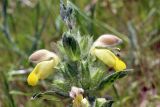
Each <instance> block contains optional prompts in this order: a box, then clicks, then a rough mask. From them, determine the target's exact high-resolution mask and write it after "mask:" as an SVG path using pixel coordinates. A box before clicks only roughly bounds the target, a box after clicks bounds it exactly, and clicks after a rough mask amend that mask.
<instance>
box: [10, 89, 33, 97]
mask: <svg viewBox="0 0 160 107" xmlns="http://www.w3.org/2000/svg"><path fill="white" fill-rule="evenodd" d="M9 93H10V94H12V95H23V96H30V95H31V94H30V93H24V92H22V91H18V90H12V91H10V92H9Z"/></svg>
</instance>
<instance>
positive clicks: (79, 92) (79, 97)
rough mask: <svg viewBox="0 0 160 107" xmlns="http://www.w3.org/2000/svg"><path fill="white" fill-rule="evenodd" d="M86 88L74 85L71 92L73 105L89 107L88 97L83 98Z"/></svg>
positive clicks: (74, 106)
mask: <svg viewBox="0 0 160 107" xmlns="http://www.w3.org/2000/svg"><path fill="white" fill-rule="evenodd" d="M83 93H84V90H83V89H82V88H78V87H74V86H73V87H72V88H71V91H70V93H69V95H70V97H71V98H73V107H89V102H88V100H87V99H86V98H83Z"/></svg>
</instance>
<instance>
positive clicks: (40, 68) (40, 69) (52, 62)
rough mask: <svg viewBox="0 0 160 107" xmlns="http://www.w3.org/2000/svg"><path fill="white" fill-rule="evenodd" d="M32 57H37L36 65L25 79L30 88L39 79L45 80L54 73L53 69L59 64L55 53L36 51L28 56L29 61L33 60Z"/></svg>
mask: <svg viewBox="0 0 160 107" xmlns="http://www.w3.org/2000/svg"><path fill="white" fill-rule="evenodd" d="M42 51H43V52H42ZM42 53H43V54H42ZM34 56H38V58H35V59H36V62H37V65H36V67H35V68H34V69H33V71H32V72H31V73H30V74H29V76H28V78H27V82H28V84H29V85H32V86H35V85H36V84H37V83H38V81H39V80H40V79H45V78H47V77H48V76H49V75H50V74H51V73H52V72H53V71H54V70H53V68H54V67H56V66H57V65H58V63H59V58H58V56H57V55H56V54H55V53H53V52H50V51H47V50H46V51H44V50H39V51H36V52H35V53H33V54H32V55H31V56H30V59H34V58H33V57H34ZM44 56H45V57H44ZM42 57H43V58H42ZM42 59H43V60H42ZM34 62H35V60H34Z"/></svg>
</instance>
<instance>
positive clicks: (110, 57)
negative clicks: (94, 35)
mask: <svg viewBox="0 0 160 107" xmlns="http://www.w3.org/2000/svg"><path fill="white" fill-rule="evenodd" d="M120 43H122V40H121V39H120V38H118V37H117V36H114V35H112V34H104V35H101V36H100V37H99V38H98V39H97V40H96V41H95V42H94V43H93V45H92V47H91V49H90V53H91V55H95V56H96V57H97V58H98V59H100V60H101V61H102V62H103V63H105V64H106V65H108V66H109V67H112V68H114V69H115V71H122V70H124V69H126V64H125V63H124V62H123V61H122V60H120V59H119V58H118V57H117V56H116V55H114V53H112V52H111V51H110V50H108V49H105V48H106V47H113V46H116V45H118V44H120ZM96 47H104V49H98V48H96Z"/></svg>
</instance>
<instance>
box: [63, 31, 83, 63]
mask: <svg viewBox="0 0 160 107" xmlns="http://www.w3.org/2000/svg"><path fill="white" fill-rule="evenodd" d="M62 43H63V47H64V50H65V52H66V54H67V56H68V57H69V58H70V59H71V60H72V61H77V60H79V59H80V55H81V51H80V47H79V44H78V42H77V41H76V39H75V38H74V37H73V36H71V34H69V33H64V34H63V38H62Z"/></svg>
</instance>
